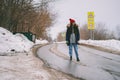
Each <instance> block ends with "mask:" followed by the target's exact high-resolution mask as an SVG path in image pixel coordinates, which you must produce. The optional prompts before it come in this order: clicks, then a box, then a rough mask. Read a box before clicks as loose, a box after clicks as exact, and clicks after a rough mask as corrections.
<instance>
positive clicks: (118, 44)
mask: <svg viewBox="0 0 120 80" xmlns="http://www.w3.org/2000/svg"><path fill="white" fill-rule="evenodd" d="M79 42H80V43H83V44H88V45H93V46H98V47H103V48H107V49H111V50H117V51H119V50H120V49H119V48H120V41H118V40H80V41H79Z"/></svg>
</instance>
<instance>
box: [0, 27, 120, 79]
mask: <svg viewBox="0 0 120 80" xmlns="http://www.w3.org/2000/svg"><path fill="white" fill-rule="evenodd" d="M44 43H48V41H46V40H36V43H33V42H31V41H29V40H28V39H27V38H26V37H25V36H23V35H22V34H16V35H13V34H12V33H11V32H10V31H8V30H6V29H4V28H2V27H0V80H49V78H50V73H48V72H47V71H46V70H44V69H42V67H40V65H42V64H43V63H42V61H40V60H37V59H36V58H35V57H34V55H33V54H32V51H31V48H32V47H33V46H34V45H36V44H44ZM64 43H65V42H64ZM80 43H84V44H90V45H94V46H100V47H104V48H109V49H113V50H118V51H119V48H120V41H118V40H104V41H101V40H99V41H97V40H80ZM26 53H27V54H28V55H26ZM11 55H12V56H11ZM65 80H67V79H65ZM68 80H69V79H68Z"/></svg>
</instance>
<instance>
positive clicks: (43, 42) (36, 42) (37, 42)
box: [35, 39, 48, 44]
mask: <svg viewBox="0 0 120 80" xmlns="http://www.w3.org/2000/svg"><path fill="white" fill-rule="evenodd" d="M47 43H48V41H47V40H42V39H40V40H38V39H36V41H35V44H47Z"/></svg>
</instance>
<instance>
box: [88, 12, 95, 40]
mask: <svg viewBox="0 0 120 80" xmlns="http://www.w3.org/2000/svg"><path fill="white" fill-rule="evenodd" d="M94 29H95V22H94V12H88V30H89V31H90V38H91V39H92V40H94Z"/></svg>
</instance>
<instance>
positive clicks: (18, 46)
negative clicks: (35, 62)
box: [0, 27, 34, 55]
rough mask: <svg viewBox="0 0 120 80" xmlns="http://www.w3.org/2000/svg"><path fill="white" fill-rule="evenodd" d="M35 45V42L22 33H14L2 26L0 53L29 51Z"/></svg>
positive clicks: (0, 29) (0, 31) (0, 28)
mask: <svg viewBox="0 0 120 80" xmlns="http://www.w3.org/2000/svg"><path fill="white" fill-rule="evenodd" d="M33 45H34V44H33V42H31V41H29V40H28V39H27V38H26V37H25V36H23V35H22V34H16V35H13V34H12V33H11V32H10V31H8V30H6V29H4V28H2V27H0V54H2V55H3V54H6V53H12V52H28V51H29V50H30V48H31V47H32V46H33Z"/></svg>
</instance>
